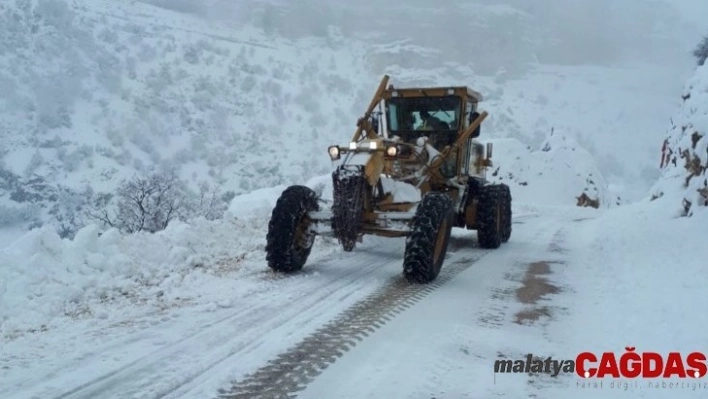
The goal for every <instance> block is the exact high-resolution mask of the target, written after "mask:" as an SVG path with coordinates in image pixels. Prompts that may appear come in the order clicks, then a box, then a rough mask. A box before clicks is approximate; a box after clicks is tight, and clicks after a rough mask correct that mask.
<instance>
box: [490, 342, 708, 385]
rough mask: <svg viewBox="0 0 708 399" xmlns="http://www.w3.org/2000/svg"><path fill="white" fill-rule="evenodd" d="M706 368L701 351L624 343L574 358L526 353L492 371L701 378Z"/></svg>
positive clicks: (591, 376) (495, 365) (592, 376)
mask: <svg viewBox="0 0 708 399" xmlns="http://www.w3.org/2000/svg"><path fill="white" fill-rule="evenodd" d="M707 372H708V367H706V356H705V355H704V354H703V353H701V352H691V353H689V354H687V355H683V354H681V352H670V353H668V354H667V355H665V356H663V355H661V354H660V353H657V352H642V353H638V352H635V348H634V347H626V348H625V352H624V353H622V354H620V355H619V356H618V355H616V354H615V353H614V352H604V353H602V355H599V356H598V355H596V354H594V353H592V352H583V353H581V354H579V355H578V356H576V358H575V359H569V360H555V359H553V358H552V357H548V358H546V359H541V358H538V357H536V356H533V355H532V354H530V353H529V354H528V355H527V356H526V358H525V359H517V360H508V359H505V360H502V359H499V360H496V361H495V362H494V373H525V374H529V373H532V374H540V373H547V374H550V375H552V376H553V377H556V376H558V375H559V374H560V373H567V374H571V373H575V374H577V375H578V376H579V377H581V378H607V377H610V378H674V377H678V378H687V377H688V378H702V377H704V376H705V375H706V373H707Z"/></svg>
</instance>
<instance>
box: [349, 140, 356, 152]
mask: <svg viewBox="0 0 708 399" xmlns="http://www.w3.org/2000/svg"><path fill="white" fill-rule="evenodd" d="M349 149H350V150H352V151H356V143H355V142H353V141H352V142H351V143H349Z"/></svg>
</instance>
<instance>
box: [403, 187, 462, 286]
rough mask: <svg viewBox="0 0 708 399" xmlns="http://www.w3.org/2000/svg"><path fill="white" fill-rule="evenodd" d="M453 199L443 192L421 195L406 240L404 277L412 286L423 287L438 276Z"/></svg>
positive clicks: (449, 231) (443, 257) (451, 221)
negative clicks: (422, 285) (414, 284)
mask: <svg viewBox="0 0 708 399" xmlns="http://www.w3.org/2000/svg"><path fill="white" fill-rule="evenodd" d="M452 205H453V204H452V199H451V198H450V197H449V196H448V195H447V194H444V193H436V192H430V193H428V194H426V195H425V196H423V198H422V200H421V201H420V203H419V204H418V208H417V210H416V213H415V216H414V218H413V223H412V228H413V231H412V232H411V234H410V236H408V238H407V239H406V252H405V255H404V260H403V275H404V276H405V278H406V279H407V280H408V281H410V282H412V283H419V284H426V283H430V282H432V281H434V280H435V279H436V278H437V277H438V275H439V274H440V269H441V268H442V264H443V261H444V260H445V255H446V254H447V247H448V244H449V241H450V233H451V231H452V226H453V224H454V215H453V210H452Z"/></svg>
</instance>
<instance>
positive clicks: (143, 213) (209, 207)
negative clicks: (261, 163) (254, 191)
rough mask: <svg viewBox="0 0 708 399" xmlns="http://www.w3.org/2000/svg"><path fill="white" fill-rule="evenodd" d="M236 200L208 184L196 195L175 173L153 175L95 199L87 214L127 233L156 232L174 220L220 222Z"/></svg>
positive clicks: (202, 185)
mask: <svg viewBox="0 0 708 399" xmlns="http://www.w3.org/2000/svg"><path fill="white" fill-rule="evenodd" d="M233 197H234V193H233V192H226V193H223V192H222V191H221V189H220V187H219V186H214V187H211V186H210V185H209V184H208V183H206V182H202V183H201V184H200V185H199V191H198V192H194V191H192V190H190V189H189V187H188V186H187V184H186V183H185V182H184V181H183V180H181V179H179V178H178V177H177V175H176V174H175V173H174V172H152V173H150V174H148V175H146V176H134V177H133V178H131V179H129V180H125V181H123V183H122V184H121V185H120V187H119V188H118V190H117V192H116V195H115V196H112V195H110V194H100V195H97V196H95V197H94V200H93V205H92V207H91V209H89V210H88V211H87V215H88V216H89V217H91V218H92V219H94V220H98V221H100V222H102V223H103V224H104V225H106V226H108V227H112V228H116V229H119V230H121V231H123V232H125V233H137V232H140V231H147V232H151V233H155V232H158V231H161V230H164V229H165V228H167V226H168V225H169V224H170V222H172V221H173V220H183V221H186V220H189V219H194V218H198V217H203V218H205V219H207V220H216V219H219V218H221V217H222V216H223V215H224V212H226V210H227V209H228V203H229V202H230V201H231V199H232V198H233Z"/></svg>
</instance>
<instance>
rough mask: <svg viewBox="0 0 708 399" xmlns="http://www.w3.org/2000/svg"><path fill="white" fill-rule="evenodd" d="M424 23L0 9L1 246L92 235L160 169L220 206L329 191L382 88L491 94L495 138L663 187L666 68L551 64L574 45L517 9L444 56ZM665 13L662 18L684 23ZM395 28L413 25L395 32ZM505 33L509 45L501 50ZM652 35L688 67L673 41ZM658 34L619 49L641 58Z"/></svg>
mask: <svg viewBox="0 0 708 399" xmlns="http://www.w3.org/2000/svg"><path fill="white" fill-rule="evenodd" d="M608 4H609V3H608V2H605V3H603V5H602V7H607V5H608ZM420 6H422V4H417V3H416V4H413V3H411V4H410V5H397V4H388V5H386V4H384V5H380V4H377V5H376V7H373V8H372V7H368V6H367V5H365V4H363V3H362V4H360V5H359V4H344V3H332V2H328V1H319V0H317V1H305V2H303V3H302V4H299V5H297V6H296V5H294V4H290V3H284V2H274V1H254V2H252V3H249V4H242V3H234V2H225V1H220V0H211V1H209V2H199V1H192V0H182V1H179V2H166V1H161V0H144V1H131V2H123V1H116V2H112V1H89V0H78V1H72V2H69V1H68V0H16V1H12V2H2V4H0V19H1V20H0V26H2V27H3V29H1V30H0V49H2V51H0V89H2V92H3V96H2V97H0V115H2V119H1V120H2V122H0V133H1V137H2V139H1V140H0V154H2V159H1V161H0V224H2V226H0V230H3V231H2V233H0V237H4V236H8V237H15V236H17V234H18V233H19V232H21V231H23V230H26V229H27V228H30V227H37V226H41V225H42V224H45V223H50V224H55V225H62V226H63V225H66V224H67V220H69V222H68V224H70V225H71V226H69V227H70V229H69V230H75V229H76V228H79V227H80V226H81V225H83V224H86V223H91V222H93V220H91V219H90V218H86V217H85V212H84V208H85V207H86V206H87V204H86V203H87V202H88V203H89V204H88V205H91V204H90V203H91V202H92V201H94V200H96V201H101V200H102V199H105V198H106V197H105V196H104V195H103V194H113V193H115V191H116V188H117V186H118V185H119V183H120V182H121V181H122V180H123V179H125V178H129V177H131V176H133V175H135V174H143V173H147V172H148V171H150V170H152V169H161V168H162V169H165V168H170V169H175V170H176V171H177V172H178V174H179V176H180V177H181V178H182V179H183V180H185V181H186V182H187V183H188V184H189V185H190V186H191V188H192V189H194V190H196V189H197V187H198V186H199V183H200V182H205V183H208V184H209V185H210V186H211V187H212V188H213V187H219V188H220V190H221V191H222V193H224V194H225V197H224V198H230V197H231V196H232V195H234V194H242V193H246V192H249V191H251V190H254V189H260V188H267V187H271V186H274V185H281V184H292V183H296V182H303V181H305V180H306V179H308V178H310V177H312V176H316V175H319V174H322V173H325V172H326V171H327V170H328V169H329V167H330V163H329V160H328V158H327V157H326V154H325V153H324V149H326V147H327V145H329V144H331V143H333V142H340V141H341V140H342V139H346V138H347V137H349V135H350V134H351V132H352V130H353V129H354V124H355V121H356V119H357V118H358V117H359V116H360V113H361V112H362V111H363V109H364V107H365V105H366V103H367V102H368V100H369V98H370V96H371V95H372V92H373V90H374V88H375V87H376V84H377V82H378V79H379V78H380V77H381V75H382V74H384V73H389V74H391V76H392V78H393V82H395V83H396V84H399V85H407V84H418V83H423V84H441V85H449V84H460V83H463V84H468V85H470V86H472V87H474V88H475V89H477V90H478V91H480V92H482V93H483V94H484V95H485V99H486V100H485V102H484V104H483V107H484V108H485V109H486V110H488V111H489V112H490V118H489V119H488V121H487V122H486V124H485V130H484V138H506V137H513V138H516V139H518V140H520V141H521V142H523V143H524V144H528V145H531V146H532V147H533V148H537V147H538V146H540V145H541V144H542V143H543V140H545V137H546V136H547V135H548V133H549V132H550V131H551V130H552V129H555V130H556V131H563V132H564V133H565V134H566V135H567V136H568V137H569V138H574V139H575V140H577V141H578V143H580V144H581V145H582V146H583V147H584V148H585V149H587V151H588V152H589V153H590V154H592V155H593V156H594V157H595V158H597V159H598V161H599V162H598V166H599V169H600V171H601V172H602V173H603V174H604V176H605V178H606V179H607V181H608V183H610V184H611V185H612V187H613V188H614V189H615V190H616V191H619V192H620V194H621V195H622V197H623V198H625V199H636V198H639V197H641V195H642V194H643V193H644V192H645V190H646V188H648V187H649V186H650V184H651V183H650V182H653V181H655V179H656V172H655V166H654V165H653V163H652V162H651V156H653V155H655V152H656V149H655V148H653V146H651V145H649V144H646V145H643V144H641V143H644V142H647V143H650V142H653V141H654V139H652V137H654V138H655V139H656V140H660V135H661V133H660V132H658V130H657V129H656V126H658V125H659V124H660V123H664V121H665V120H666V110H667V109H669V108H670V107H671V106H673V103H674V99H675V96H674V94H676V90H675V88H674V86H673V84H672V81H671V80H670V79H664V78H663V77H665V76H666V70H667V68H669V67H672V66H646V65H640V64H639V63H637V62H636V61H635V62H634V63H633V64H632V63H629V64H628V63H626V62H625V61H627V60H626V59H625V58H623V57H619V58H617V57H618V56H619V55H621V53H617V52H616V51H613V50H612V49H611V48H609V47H607V46H599V45H598V43H595V42H593V43H591V44H592V46H593V47H592V48H593V52H594V53H593V54H594V55H593V57H592V59H587V61H588V63H590V64H592V66H582V65H580V64H579V63H578V60H577V59H575V60H573V59H570V58H568V59H563V58H562V57H561V58H558V57H556V56H552V54H551V53H552V52H551V53H549V52H548V51H549V49H550V48H551V47H553V48H555V47H558V46H560V47H558V48H566V49H567V48H570V47H571V46H572V45H573V41H572V40H576V39H578V38H577V37H575V39H573V38H570V37H565V36H564V37H565V38H564V39H563V40H560V41H548V40H546V39H547V38H548V37H549V36H553V35H557V33H558V32H560V31H562V30H563V29H565V28H564V27H563V25H562V24H560V22H559V21H555V22H554V21H551V22H553V24H552V25H553V26H552V27H551V25H548V31H545V30H542V31H539V30H537V29H536V28H535V27H537V26H538V23H537V22H538V19H539V18H541V19H543V18H546V17H547V15H546V13H542V12H541V13H539V10H537V9H535V8H533V7H531V8H529V7H528V6H527V5H525V3H523V2H518V1H512V0H508V1H506V2H504V4H497V2H490V3H489V4H486V3H484V4H482V3H480V4H476V5H475V6H474V7H470V6H465V7H462V6H461V7H460V10H459V15H457V16H456V18H463V19H464V18H467V19H468V20H470V21H475V22H474V23H470V24H468V25H465V26H464V29H465V32H466V33H465V35H459V34H456V35H455V37H456V38H460V40H462V41H461V42H460V41H458V40H457V39H456V40H455V41H444V42H436V41H435V39H434V37H432V36H431V35H427V34H424V33H421V32H422V31H421V30H420V29H418V30H415V29H414V30H411V29H410V23H413V24H415V23H416V21H417V22H420V23H421V24H424V25H426V26H427V25H428V24H433V26H443V25H444V26H445V27H446V29H448V28H451V27H456V26H458V25H455V24H453V23H450V21H449V17H450V16H449V15H444V14H441V13H439V12H434V13H432V14H431V13H428V12H427V11H425V12H424V11H422V10H424V9H425V8H420ZM585 6H588V7H591V8H592V7H594V6H592V4H590V3H588V4H585ZM659 6H660V5H658V4H657V7H659ZM661 7H664V8H663V9H662V10H663V11H662V12H661V15H662V17H663V18H670V19H671V18H674V19H675V18H676V15H674V14H673V13H672V12H670V9H668V8H666V7H667V6H666V5H665V4H664V5H661ZM669 8H670V7H669ZM593 9H594V8H593ZM375 10H378V12H377V11H375ZM657 10H658V9H657ZM558 11H559V10H556V11H555V12H558ZM616 11H617V10H616ZM625 11H626V10H625ZM618 12H619V11H618ZM622 12H624V11H622ZM653 12H655V13H656V12H658V11H656V10H655V11H653ZM393 13H395V14H396V15H400V16H405V18H404V19H405V21H408V22H405V23H400V24H399V23H388V24H384V23H383V22H384V21H383V19H384V18H387V17H386V16H387V15H392V14H393ZM373 14H375V15H373ZM618 15H619V14H618ZM652 15H654V14H651V15H649V14H647V16H646V17H647V18H648V19H647V21H649V20H651V18H654V17H652ZM325 16H327V17H331V19H326V18H324V17H325ZM616 18H620V17H616ZM356 21H359V22H361V23H359V22H356ZM490 21H497V22H495V23H491V22H490ZM355 22H356V23H355ZM613 23H617V21H615V22H613ZM502 25H503V26H506V27H507V28H508V32H506V33H505V36H504V37H499V35H498V32H496V26H502ZM459 26H460V27H463V26H462V25H459ZM647 26H648V25H647ZM588 28H589V26H585V27H584V28H583V29H588ZM404 32H410V33H411V35H410V36H406V35H405V34H404ZM445 32H446V31H440V32H438V35H445V34H446V33H445ZM642 32H644V31H642ZM646 32H653V35H654V36H652V39H651V40H653V41H655V42H656V45H661V46H664V47H662V48H667V49H671V51H676V49H680V46H678V45H674V44H675V43H674V44H672V42H671V40H674V39H671V35H667V34H666V32H665V27H662V26H659V25H657V26H654V27H652V28H651V29H649V30H647V31H646ZM646 32H644V33H637V35H639V36H637V37H634V36H633V37H629V36H627V37H625V38H624V39H623V40H629V41H631V43H634V44H635V45H638V44H639V43H643V42H645V41H646V40H648V38H647V37H645V36H642V35H647V34H649V33H646ZM433 36H434V35H433ZM466 37H475V38H479V39H480V40H473V41H470V40H467V38H466ZM512 37H523V38H525V39H524V40H521V41H520V42H511V41H510V38H512ZM492 39H494V40H492ZM544 43H548V46H551V47H548V46H546V47H543V45H544ZM652 43H654V42H652ZM586 44H588V43H586ZM554 46H555V47H554ZM561 53H562V54H565V55H567V56H568V57H571V54H570V52H568V51H563V52H558V54H561ZM580 53H582V54H585V55H586V56H587V55H588V53H587V51H585V52H580ZM549 57H550V58H549ZM571 58H572V57H571ZM640 58H641V57H640ZM642 59H643V58H642ZM544 62H545V63H544ZM603 62H604V64H603ZM622 62H625V63H622ZM680 62H681V61H680V60H679V61H676V63H679V64H680ZM549 63H558V64H563V65H564V66H559V65H553V64H549ZM610 64H612V65H611V66H608V65H610ZM672 65H673V64H672ZM658 77H662V78H660V79H659V78H658ZM620 126H621V127H620ZM637 137H641V139H639V138H637ZM626 146H633V148H635V151H632V152H631V153H629V154H628V153H627V152H626V151H624V150H623V148H626ZM620 160H621V162H620ZM79 214H80V215H79ZM79 216H81V217H79ZM62 226H60V230H61V231H62V232H63V234H64V233H66V234H68V235H69V236H71V233H72V232H70V231H64V230H66V226H63V227H62ZM11 228H12V229H11Z"/></svg>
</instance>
